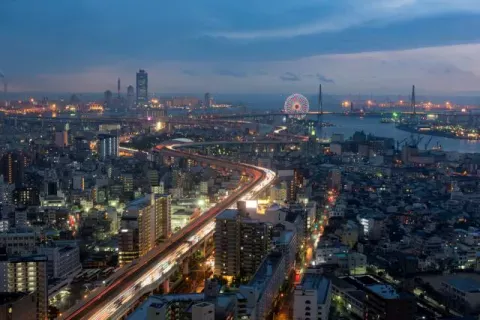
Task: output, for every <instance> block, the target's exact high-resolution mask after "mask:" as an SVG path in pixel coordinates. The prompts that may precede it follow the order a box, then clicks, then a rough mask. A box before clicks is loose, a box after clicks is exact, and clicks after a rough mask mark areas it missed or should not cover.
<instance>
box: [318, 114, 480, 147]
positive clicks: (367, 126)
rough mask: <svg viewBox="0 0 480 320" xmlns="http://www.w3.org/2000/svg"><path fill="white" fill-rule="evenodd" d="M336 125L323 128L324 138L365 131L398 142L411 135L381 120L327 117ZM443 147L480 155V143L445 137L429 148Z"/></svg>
mask: <svg viewBox="0 0 480 320" xmlns="http://www.w3.org/2000/svg"><path fill="white" fill-rule="evenodd" d="M323 121H326V122H330V123H332V124H334V125H335V126H334V127H325V128H323V132H322V136H326V137H330V136H331V135H332V133H343V134H344V135H345V139H347V138H349V137H351V136H352V135H353V133H354V132H355V131H362V130H363V131H364V132H365V133H366V134H368V133H371V134H373V135H376V136H380V137H387V138H393V139H395V140H397V141H402V140H403V139H405V138H410V136H411V133H409V132H406V131H403V130H399V129H397V128H395V124H393V123H380V118H373V117H372V118H368V117H366V118H359V117H346V116H333V115H325V116H324V120H323ZM415 136H417V135H416V134H415ZM420 136H422V137H423V140H422V142H421V143H420V145H419V148H421V149H423V148H424V147H425V143H426V142H428V140H430V138H431V136H428V135H420ZM437 142H438V144H439V145H441V146H442V148H443V150H445V151H458V152H462V153H476V152H479V153H480V141H471V140H460V139H450V138H443V137H436V136H434V137H433V138H432V141H431V142H430V144H429V146H428V148H431V147H433V146H435V145H436V144H437Z"/></svg>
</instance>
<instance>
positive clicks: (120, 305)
mask: <svg viewBox="0 0 480 320" xmlns="http://www.w3.org/2000/svg"><path fill="white" fill-rule="evenodd" d="M188 145H189V144H188V143H187V144H171V145H160V146H157V147H156V148H155V150H154V152H162V153H164V154H166V155H169V156H173V157H189V158H192V159H195V160H197V161H205V162H214V163H217V164H219V163H221V164H222V165H225V166H227V167H229V168H232V169H236V170H241V171H243V172H244V173H246V174H247V175H248V176H249V177H250V178H249V181H248V182H247V183H246V184H244V185H243V186H242V187H240V188H239V190H238V191H237V192H236V193H233V194H232V195H230V196H228V197H227V198H225V199H224V200H223V201H222V202H220V203H218V204H216V205H215V206H213V207H212V208H210V209H208V210H207V211H206V212H204V213H203V214H202V215H201V216H199V217H198V218H197V219H195V220H194V221H192V222H191V223H190V224H188V225H187V226H186V227H185V228H184V229H182V230H181V231H179V232H178V233H176V234H174V235H173V236H172V237H171V238H170V239H169V240H168V241H167V242H166V243H163V244H161V245H158V246H157V247H155V248H154V249H153V250H152V251H150V252H149V253H148V254H147V255H145V256H144V257H142V258H139V259H138V260H137V261H134V262H132V263H131V264H129V265H126V266H125V267H123V268H122V269H121V270H119V271H118V272H116V273H115V274H114V276H113V278H111V279H107V281H106V283H105V286H104V287H99V288H97V289H95V290H94V292H92V294H91V295H90V298H88V299H86V300H84V301H82V302H81V303H79V304H77V305H75V306H74V307H73V308H72V309H70V310H69V312H67V313H66V314H65V315H63V316H62V317H61V318H62V319H96V320H97V319H98V320H103V319H109V318H115V317H121V316H122V315H123V314H125V313H126V312H127V311H128V309H129V307H130V306H131V305H132V304H133V303H134V302H135V301H137V300H138V299H139V298H140V297H141V296H143V295H144V294H146V293H148V292H150V291H153V290H154V289H155V288H156V287H158V286H159V284H160V283H162V282H163V281H165V280H167V279H168V277H169V275H170V272H171V271H172V270H173V269H174V267H175V266H176V265H177V264H178V263H181V262H182V260H183V259H184V258H185V257H186V256H187V255H189V254H190V251H191V248H192V247H193V246H194V245H195V244H197V243H198V242H200V241H202V240H203V239H204V238H205V237H207V236H208V235H209V234H211V233H212V232H213V230H214V228H215V221H214V218H215V217H216V216H217V215H218V214H219V213H221V212H222V211H223V210H225V209H227V208H229V207H231V206H232V205H234V204H235V203H236V202H237V201H238V200H248V199H252V198H254V197H255V195H256V194H258V193H259V192H260V191H262V190H263V189H264V188H265V187H267V186H268V185H270V184H271V183H272V182H273V180H274V179H275V173H274V172H273V171H271V170H268V169H265V168H261V167H257V166H253V165H248V164H240V163H231V162H229V161H225V160H221V159H217V158H212V157H208V156H203V155H198V154H191V153H188V152H186V151H181V150H178V149H180V148H185V147H188Z"/></svg>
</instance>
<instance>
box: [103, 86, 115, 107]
mask: <svg viewBox="0 0 480 320" xmlns="http://www.w3.org/2000/svg"><path fill="white" fill-rule="evenodd" d="M112 98H113V95H112V91H110V90H107V91H105V92H104V93H103V106H104V107H105V108H111V107H112Z"/></svg>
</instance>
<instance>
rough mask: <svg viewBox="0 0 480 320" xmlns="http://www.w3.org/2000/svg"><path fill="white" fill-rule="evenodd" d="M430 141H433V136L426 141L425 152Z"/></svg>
mask: <svg viewBox="0 0 480 320" xmlns="http://www.w3.org/2000/svg"><path fill="white" fill-rule="evenodd" d="M432 139H433V136H431V137H430V139H428V141H427V143H425V150H427V148H428V145H429V144H430V142H432Z"/></svg>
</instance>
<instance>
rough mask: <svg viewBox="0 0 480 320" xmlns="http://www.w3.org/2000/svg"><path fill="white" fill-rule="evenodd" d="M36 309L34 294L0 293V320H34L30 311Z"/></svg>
mask: <svg viewBox="0 0 480 320" xmlns="http://www.w3.org/2000/svg"><path fill="white" fill-rule="evenodd" d="M36 308H37V297H36V295H35V294H34V293H26V292H0V319H5V320H36V319H37V315H36V314H35V312H32V310H35V309H36Z"/></svg>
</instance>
